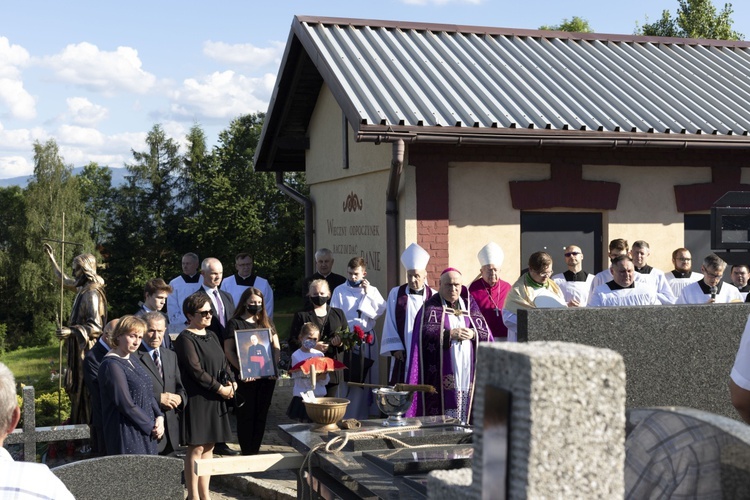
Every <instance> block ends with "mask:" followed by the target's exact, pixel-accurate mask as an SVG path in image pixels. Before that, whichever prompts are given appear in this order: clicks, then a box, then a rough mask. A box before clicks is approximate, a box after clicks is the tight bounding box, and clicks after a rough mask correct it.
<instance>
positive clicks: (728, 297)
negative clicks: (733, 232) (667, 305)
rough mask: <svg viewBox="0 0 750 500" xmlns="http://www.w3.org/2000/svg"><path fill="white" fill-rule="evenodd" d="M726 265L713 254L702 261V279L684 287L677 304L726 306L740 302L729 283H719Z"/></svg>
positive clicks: (734, 288) (737, 294) (735, 289)
mask: <svg viewBox="0 0 750 500" xmlns="http://www.w3.org/2000/svg"><path fill="white" fill-rule="evenodd" d="M726 267H727V263H726V262H724V261H723V260H722V259H721V258H720V257H719V256H718V255H716V254H715V253H712V254H709V255H708V257H706V258H705V259H703V265H702V266H701V272H702V273H703V279H702V280H700V281H696V282H695V283H691V284H689V285H688V286H686V287H685V288H684V289H683V290H682V293H681V294H680V296H679V297H678V299H677V302H676V303H677V304H714V303H716V304H726V303H728V302H742V297H740V292H739V290H737V288H736V287H735V286H733V285H731V284H730V283H724V282H722V281H721V278H722V276H724V270H725V269H726Z"/></svg>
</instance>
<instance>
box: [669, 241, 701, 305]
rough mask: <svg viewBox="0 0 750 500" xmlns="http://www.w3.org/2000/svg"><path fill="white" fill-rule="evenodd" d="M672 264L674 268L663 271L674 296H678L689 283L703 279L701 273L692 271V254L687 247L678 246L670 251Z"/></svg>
mask: <svg viewBox="0 0 750 500" xmlns="http://www.w3.org/2000/svg"><path fill="white" fill-rule="evenodd" d="M672 265H673V266H674V269H673V270H671V271H670V272H668V273H665V276H666V278H667V283H669V286H670V287H672V291H673V292H674V296H675V297H679V296H680V294H681V293H682V290H683V289H684V288H685V287H686V286H688V285H689V284H690V283H695V282H696V281H700V280H702V279H703V275H702V274H701V273H695V272H693V270H692V266H693V256H692V255H690V250H688V249H687V248H678V249H677V250H675V251H674V252H672Z"/></svg>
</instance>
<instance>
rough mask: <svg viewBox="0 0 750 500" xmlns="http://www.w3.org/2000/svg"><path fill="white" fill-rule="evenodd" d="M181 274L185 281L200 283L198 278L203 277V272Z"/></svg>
mask: <svg viewBox="0 0 750 500" xmlns="http://www.w3.org/2000/svg"><path fill="white" fill-rule="evenodd" d="M180 276H182V281H184V282H185V283H198V280H200V279H201V273H195V274H194V275H192V276H188V275H187V274H185V273H182V274H181V275H180Z"/></svg>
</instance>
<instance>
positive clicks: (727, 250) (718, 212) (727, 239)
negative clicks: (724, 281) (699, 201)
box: [711, 191, 750, 265]
mask: <svg viewBox="0 0 750 500" xmlns="http://www.w3.org/2000/svg"><path fill="white" fill-rule="evenodd" d="M711 249H712V250H714V251H715V252H716V254H717V255H718V256H719V257H721V258H722V259H724V260H725V261H726V262H728V263H729V264H730V265H732V264H747V263H748V262H750V191H729V192H727V193H725V194H724V196H722V197H721V198H719V199H718V200H716V202H714V204H713V206H712V207H711Z"/></svg>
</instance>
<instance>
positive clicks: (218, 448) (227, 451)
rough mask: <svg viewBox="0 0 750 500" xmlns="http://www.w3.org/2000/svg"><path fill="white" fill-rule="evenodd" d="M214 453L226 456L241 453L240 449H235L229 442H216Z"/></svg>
mask: <svg viewBox="0 0 750 500" xmlns="http://www.w3.org/2000/svg"><path fill="white" fill-rule="evenodd" d="M214 454H216V455H221V456H224V457H234V456H237V455H239V454H240V452H239V451H235V450H233V449H232V448H230V447H229V446H227V443H216V444H215V445H214Z"/></svg>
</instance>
